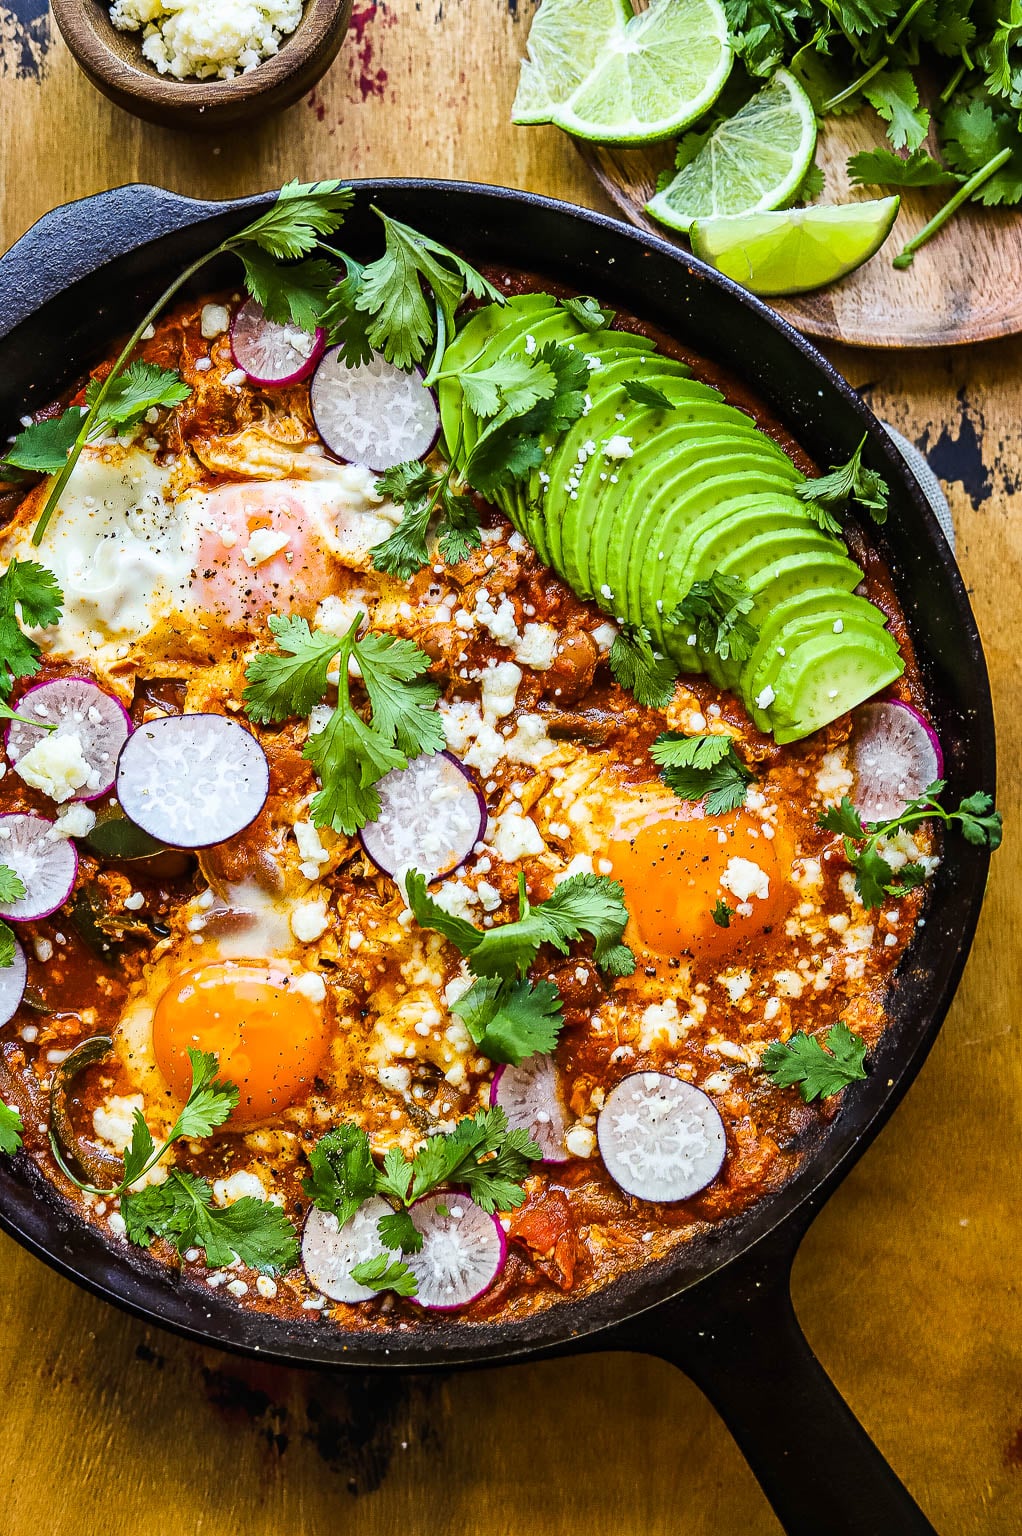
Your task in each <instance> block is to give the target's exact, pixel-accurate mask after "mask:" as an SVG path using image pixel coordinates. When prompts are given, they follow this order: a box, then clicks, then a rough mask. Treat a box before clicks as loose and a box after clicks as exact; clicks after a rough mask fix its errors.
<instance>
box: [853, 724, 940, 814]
mask: <svg viewBox="0 0 1022 1536" xmlns="http://www.w3.org/2000/svg"><path fill="white" fill-rule="evenodd" d="M866 709H870V710H885V709H887V710H889V709H899V710H903V711H904V712H905V713H906V714H908V715H911V717H912V719H913V720H914V721H915V722H916V724H917V725H918V726H919V727H920V728H921V730H922V731H923V733H924V735H925V736H926V739H927V741H928V742H929V743H930V746H931V748H932V749H933V757H934V771H933V774H932V777H931V778H930V779H929V780H928V783H927V784H923V785H921V786H920V788H919V790H918V791H917V793H918V794H922V792H923V790H924V789H926V788H928V786H929V784H932V783H933V781H934V780H935V779H942V778H943V777H944V751H943V748H942V747H941V744H940V737H939V736H938V735H937V732H936V731H935V730H934V729H933V726H932V725H931V724H930V722H929V720H927V719H926V717H925V715H922V714H920V712H919V710H918V709H916V707H915V705H914V704H907V703H906V702H905V700H904V699H871V700H870V701H869V702H868V703H866V704H864V705H861V706H860V708H859V709H858V710H857V711H856V717H857V718H859V719H861V717H862V712H863V710H866ZM874 729H875V728H874ZM855 737H856V730H855V726H854V724H853V727H852V745H853V750H854V745H855ZM853 788H854V786H853ZM909 798H912V797H911V796H910V797H909ZM854 803H855V805H856V809H857V810H859V814H860V815H863V812H862V811H861V809H860V808H859V805H858V802H857V801H855V802H854ZM907 804H908V800H907V799H903V800H902V805H903V806H905V805H907ZM864 819H865V820H868V818H866V817H865V816H864ZM881 819H882V820H887V819H888V818H887V817H883V818H881Z"/></svg>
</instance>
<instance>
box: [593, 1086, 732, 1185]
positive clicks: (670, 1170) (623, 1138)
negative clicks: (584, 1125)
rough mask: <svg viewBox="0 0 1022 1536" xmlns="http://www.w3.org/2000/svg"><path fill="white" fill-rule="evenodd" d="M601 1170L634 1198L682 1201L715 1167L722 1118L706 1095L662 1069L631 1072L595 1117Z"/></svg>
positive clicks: (722, 1145) (722, 1146) (723, 1146)
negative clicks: (602, 1164) (601, 1163)
mask: <svg viewBox="0 0 1022 1536" xmlns="http://www.w3.org/2000/svg"><path fill="white" fill-rule="evenodd" d="M596 1135H597V1138H598V1140H599V1143H600V1153H601V1155H602V1157H603V1161H604V1163H605V1164H606V1167H607V1172H608V1173H609V1174H610V1176H611V1178H612V1179H613V1180H614V1182H615V1184H619V1185H620V1186H621V1188H622V1189H623V1190H624V1192H625V1194H626V1195H635V1196H636V1198H637V1199H639V1200H655V1201H660V1202H664V1201H671V1200H687V1199H688V1198H689V1196H690V1195H695V1194H697V1193H698V1192H699V1190H701V1189H705V1188H706V1186H707V1184H709V1183H711V1182H712V1181H713V1180H714V1179H715V1178H716V1177H717V1174H718V1173H719V1172H720V1169H721V1165H722V1163H723V1161H724V1153H725V1152H726V1151H727V1139H726V1137H725V1135H724V1122H723V1121H722V1120H721V1118H720V1116H719V1114H718V1113H717V1110H716V1106H715V1105H714V1102H713V1100H712V1099H711V1098H709V1097H708V1095H707V1094H705V1093H703V1092H702V1090H701V1089H699V1088H693V1087H692V1084H691V1083H683V1082H682V1081H681V1079H680V1078H678V1077H671V1076H669V1075H668V1074H667V1073H666V1072H634V1073H633V1074H632V1076H631V1077H626V1078H625V1079H624V1080H623V1081H622V1082H620V1083H618V1085H617V1087H616V1088H612V1089H611V1091H610V1093H608V1095H607V1100H606V1103H605V1104H604V1106H603V1108H602V1109H601V1111H600V1117H599V1119H598V1120H597V1122H596Z"/></svg>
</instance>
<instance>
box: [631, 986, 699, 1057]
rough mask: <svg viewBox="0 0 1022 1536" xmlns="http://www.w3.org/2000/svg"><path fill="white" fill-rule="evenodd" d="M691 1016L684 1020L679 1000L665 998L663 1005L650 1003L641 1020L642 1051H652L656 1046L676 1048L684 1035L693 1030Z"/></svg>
mask: <svg viewBox="0 0 1022 1536" xmlns="http://www.w3.org/2000/svg"><path fill="white" fill-rule="evenodd" d="M691 1025H692V1019H691V1016H690V1015H689V1014H686V1015H685V1016H684V1018H682V1016H681V1014H680V1013H679V1012H678V1003H677V999H676V998H673V997H665V998H664V1000H663V1002H662V1003H650V1005H649V1007H648V1008H645V1009H644V1010H643V1012H642V1014H641V1016H640V1018H639V1038H638V1041H637V1044H638V1047H639V1050H640V1051H651V1050H652V1049H653V1047H654V1046H656V1045H669V1046H675V1045H677V1044H678V1041H679V1040H680V1039H681V1037H682V1035H683V1034H684V1033H685V1032H686V1031H687V1030H688V1029H690V1028H691Z"/></svg>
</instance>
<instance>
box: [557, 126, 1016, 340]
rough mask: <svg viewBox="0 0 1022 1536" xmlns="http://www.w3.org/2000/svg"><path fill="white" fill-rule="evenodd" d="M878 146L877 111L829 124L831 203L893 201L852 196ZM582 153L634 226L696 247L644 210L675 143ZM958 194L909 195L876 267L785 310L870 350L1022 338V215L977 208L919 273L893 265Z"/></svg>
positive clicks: (822, 155) (870, 190)
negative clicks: (860, 170) (1021, 334)
mask: <svg viewBox="0 0 1022 1536" xmlns="http://www.w3.org/2000/svg"><path fill="white" fill-rule="evenodd" d="M878 142H881V137H880V133H879V129H878V124H877V118H876V114H875V113H874V112H872V111H869V110H866V111H864V112H860V113H856V114H855V115H854V116H852V117H838V118H831V119H830V120H829V121H828V123H827V124H826V126H825V127H824V129H823V131H822V132H821V134H820V143H819V148H818V151H817V158H818V161H819V165H820V168H821V170H822V171H823V172H824V174H825V176H826V190H825V192H824V194H823V201H825V202H834V203H844V202H858V201H862V200H864V199H866V198H870V197H881V196H884V195H885V193H884V192H883V191H882V190H881V189H879V188H877V187H852V186H851V185H850V183H849V180H848V173H847V170H846V161H847V159H848V156H849V155H852V154H856V153H858V151H859V150H861V149H874V148H876V146H877V144H878ZM930 148H931V150H932V148H933V146H932V145H931V146H930ZM578 149H579V152H580V153H581V155H582V158H583V159H584V160H585V161H586V162H587V164H589V165H590V166H591V167H592V170H593V172H594V173H595V175H596V177H597V178H598V180H599V181H600V183H601V185H602V186H603V188H604V190H605V192H606V193H607V195H608V196H609V197H610V198H611V200H612V202H613V203H614V204H615V205H616V206H617V207H618V208H619V209H620V210H621V212H622V213H623V214H624V215H625V217H626V218H627V219H629V220H630V221H631V223H633V224H636V225H638V227H639V228H640V229H648V230H652V232H653V233H654V234H656V235H660V236H661V238H662V239H666V240H675V241H676V243H678V244H681V245H683V246H686V248H687V243H686V242H685V241H684V240H683V239H682V238H681V237H680V236H678V237H676V236H674V235H673V234H672V233H671V231H670V230H668V229H665V228H664V226H663V225H662V224H658V223H657V222H656V220H655V219H651V218H650V217H649V216H648V214H646V213H645V211H644V209H645V205H646V203H647V202H648V201H649V199H650V198H651V197H652V196H653V193H654V192H655V191H656V184H657V177H658V176H659V174H660V172H661V171H664V170H668V169H670V168H671V167H672V165H673V153H672V148H671V146H670V145H669V144H653V145H649V146H648V147H646V148H642V149H615V148H613V147H612V146H608V145H600V144H582V143H579V145H578ZM952 190H953V189H952ZM948 194H949V189H947V188H941V187H929V188H915V189H908V190H906V191H904V192H903V193H902V195H901V208H900V209H899V211H898V219H897V223H896V224H895V226H894V230H893V232H892V234H891V235H890V238H889V239H888V241H887V243H886V245H885V246H884V247H883V248H882V249H881V250H880V251H879V252H878V253H877V255H876V256H874V257H873V259H872V260H871V261H868V262H866V264H865V265H864V266H862V267H860V268H859V269H858V271H856V272H853V273H851V274H850V275H849V276H848V277H846V278H844V279H843V281H842V282H840V283H834V284H833V285H832V286H831V287H829V288H826V289H823V290H821V291H820V292H817V293H806V294H800V295H797V296H795V297H793V298H790V299H779V300H778V301H777V303H776V308H777V309H779V310H780V311H781V313H782V314H783V315H785V316H786V317H787V318H788V319H789V320H790V321H791V322H792V324H793V325H797V326H798V328H799V329H800V330H801V331H804V332H805V333H806V334H807V335H810V336H821V337H825V338H827V339H828V340H832V341H842V342H845V343H846V344H850V345H852V346H862V347H875V346H878V345H880V346H890V347H943V346H957V345H961V344H963V343H965V342H975V341H989V340H991V339H992V338H994V337H998V336H1008V335H1014V334H1015V333H1016V332H1018V331H1020V330H1022V288H1020V286H1019V281H1018V275H1019V272H1020V271H1022V218H1020V217H1019V214H1018V212H1017V211H1013V210H1012V211H1009V210H1001V209H986V208H979V207H977V206H975V205H969V206H967V207H965V208H963V209H962V210H961V212H960V213H959V214H958V215H957V216H956V217H955V218H954V219H953V220H952V221H951V222H950V223H949V224H947V225H945V227H944V229H942V230H941V231H940V233H939V234H938V235H936V236H935V237H934V238H933V239H932V240H931V241H930V242H929V244H928V245H925V246H924V247H923V249H922V250H921V251H919V253H918V254H917V256H916V258H915V261H914V262H913V264H912V266H911V268H909V269H908V270H907V271H904V272H897V271H895V269H894V267H893V266H892V265H891V258H892V257H893V256H895V255H896V254H897V252H898V251H899V250H900V249H901V247H902V245H903V244H904V243H905V241H906V240H909V239H911V238H912V237H913V236H914V235H916V234H918V232H919V231H920V230H921V229H922V228H923V226H924V225H925V224H927V223H928V222H929V220H930V219H931V218H932V217H933V215H934V214H935V213H936V212H937V210H938V209H939V208H941V207H942V206H943V204H944V202H945V200H946V199H947V197H948Z"/></svg>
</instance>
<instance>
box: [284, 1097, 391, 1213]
mask: <svg viewBox="0 0 1022 1536" xmlns="http://www.w3.org/2000/svg"><path fill="white" fill-rule="evenodd" d="M309 1166H310V1168H311V1169H312V1173H311V1176H310V1177H308V1178H305V1179H303V1180H302V1188H303V1189H304V1191H305V1193H306V1194H307V1195H308V1197H309V1199H310V1200H311V1201H312V1203H313V1205H315V1206H318V1207H319V1209H320V1210H321V1211H332V1212H333V1214H334V1215H335V1216H336V1217H337V1221H338V1224H339V1225H340V1226H342V1227H343V1226H344V1224H345V1222H347V1221H350V1220H351V1218H352V1216H354V1214H355V1212H356V1211H357V1210H358V1208H359V1207H360V1206H361V1205H362V1203H363V1201H365V1200H368V1198H369V1196H370V1195H371V1194H373V1193H374V1191H375V1189H376V1166H375V1164H374V1163H373V1158H372V1152H371V1151H370V1147H369V1137H368V1136H367V1135H366V1133H365V1131H363V1130H361V1129H360V1128H359V1127H358V1126H357V1125H352V1124H351V1122H350V1121H346V1122H345V1123H344V1124H343V1125H339V1126H338V1127H337V1129H336V1130H334V1131H328V1132H327V1134H326V1135H325V1136H321V1137H320V1139H319V1141H317V1143H316V1145H315V1146H314V1147H313V1148H312V1150H311V1151H310V1153H309Z"/></svg>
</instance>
